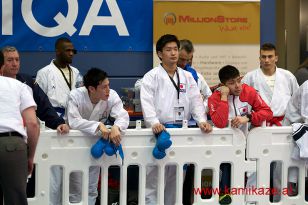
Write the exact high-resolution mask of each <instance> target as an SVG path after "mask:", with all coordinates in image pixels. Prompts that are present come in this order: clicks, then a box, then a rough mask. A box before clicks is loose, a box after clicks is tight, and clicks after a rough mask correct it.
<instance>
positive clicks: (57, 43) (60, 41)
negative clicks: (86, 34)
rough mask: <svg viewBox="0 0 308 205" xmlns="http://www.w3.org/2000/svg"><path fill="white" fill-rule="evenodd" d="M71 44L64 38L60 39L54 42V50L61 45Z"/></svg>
mask: <svg viewBox="0 0 308 205" xmlns="http://www.w3.org/2000/svg"><path fill="white" fill-rule="evenodd" d="M64 42H66V43H72V41H71V40H70V39H68V38H66V37H60V38H58V39H57V40H56V43H55V49H58V48H59V47H60V45H61V44H62V43H64Z"/></svg>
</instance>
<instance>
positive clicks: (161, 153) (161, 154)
mask: <svg viewBox="0 0 308 205" xmlns="http://www.w3.org/2000/svg"><path fill="white" fill-rule="evenodd" d="M152 154H153V156H154V157H155V158H156V159H162V158H164V157H165V156H166V152H165V151H161V150H159V149H158V148H157V147H154V149H153V152H152Z"/></svg>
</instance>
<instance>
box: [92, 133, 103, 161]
mask: <svg viewBox="0 0 308 205" xmlns="http://www.w3.org/2000/svg"><path fill="white" fill-rule="evenodd" d="M105 146H106V141H105V140H104V139H102V138H100V139H99V140H97V142H96V143H95V144H94V145H93V146H92V147H91V155H92V156H93V157H94V158H96V159H97V158H100V157H101V156H102V155H103V154H104V148H105Z"/></svg>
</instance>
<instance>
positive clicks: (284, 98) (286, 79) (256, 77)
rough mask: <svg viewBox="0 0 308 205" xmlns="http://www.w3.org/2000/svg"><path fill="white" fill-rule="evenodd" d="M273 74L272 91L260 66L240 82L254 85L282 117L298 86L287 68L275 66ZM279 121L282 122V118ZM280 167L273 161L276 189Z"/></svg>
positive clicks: (252, 182) (275, 114)
mask: <svg viewBox="0 0 308 205" xmlns="http://www.w3.org/2000/svg"><path fill="white" fill-rule="evenodd" d="M275 75H276V78H275V85H274V91H272V90H271V88H270V87H269V86H268V84H267V83H266V80H265V77H264V74H263V72H262V70H261V68H258V69H256V70H253V71H250V72H248V73H247V74H246V75H245V76H244V78H243V80H242V82H243V83H246V84H248V85H250V86H252V87H254V88H255V89H256V90H257V91H258V92H259V94H260V95H261V97H262V99H263V100H264V101H265V102H266V103H267V104H268V105H269V106H270V108H271V110H272V111H273V116H274V117H282V116H284V115H285V112H286V107H287V104H288V102H289V100H290V98H291V96H292V95H293V94H294V93H295V91H296V90H297V89H298V87H299V86H298V83H297V81H296V78H295V76H294V75H293V74H292V73H291V72H290V71H288V70H284V69H282V68H277V67H276V72H275ZM280 123H282V120H281V121H280ZM281 168H282V167H281V163H274V168H273V170H274V171H273V172H274V174H273V178H274V179H273V186H274V187H275V188H278V189H280V188H281V182H280V179H281V171H280V170H281ZM290 175H291V174H290ZM292 175H293V174H292ZM255 180H256V178H255V175H252V176H251V177H250V178H249V179H248V181H247V186H251V185H254V184H255V183H256V181H255ZM278 200H279V196H278V195H275V196H274V201H278Z"/></svg>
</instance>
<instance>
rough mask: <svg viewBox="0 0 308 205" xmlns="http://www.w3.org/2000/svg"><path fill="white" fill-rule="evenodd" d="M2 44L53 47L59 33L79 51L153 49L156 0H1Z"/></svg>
mask: <svg viewBox="0 0 308 205" xmlns="http://www.w3.org/2000/svg"><path fill="white" fill-rule="evenodd" d="M0 6H1V18H2V24H1V28H0V31H1V32H0V47H3V46H7V45H11V46H15V47H16V48H17V49H18V50H20V51H54V43H55V41H56V39H57V38H59V37H61V36H65V37H68V38H70V39H71V40H72V42H73V44H74V46H75V48H76V49H77V50H79V51H152V49H153V48H152V46H153V45H152V39H153V37H152V36H153V28H152V27H153V26H152V25H153V24H152V22H153V1H152V0H92V1H91V0H66V1H64V0H52V1H51V0H27V1H24V0H22V1H20V0H19V1H16V0H15V1H13V0H2V5H0Z"/></svg>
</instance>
